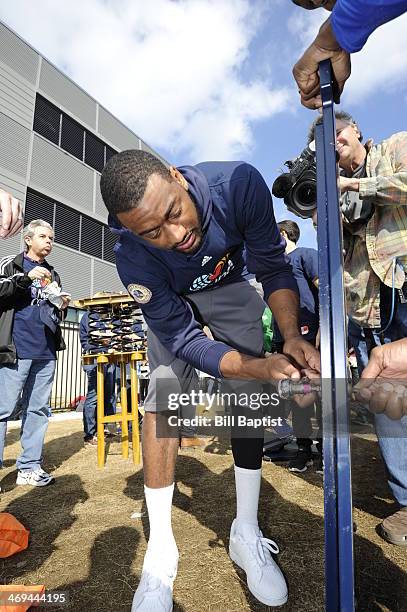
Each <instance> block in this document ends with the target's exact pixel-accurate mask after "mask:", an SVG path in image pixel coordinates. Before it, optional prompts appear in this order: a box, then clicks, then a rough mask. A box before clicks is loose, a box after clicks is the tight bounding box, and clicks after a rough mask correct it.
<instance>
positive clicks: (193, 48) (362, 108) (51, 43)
mask: <svg viewBox="0 0 407 612" xmlns="http://www.w3.org/2000/svg"><path fill="white" fill-rule="evenodd" d="M328 15H329V13H327V12H326V11H325V10H324V9H319V10H315V11H305V10H304V9H301V8H300V7H298V6H295V5H293V4H292V3H291V1H290V0H148V2H146V1H145V0H82V1H81V2H78V1H75V2H66V0H35V1H33V0H2V1H1V3H0V19H1V20H2V21H3V22H5V23H6V24H7V25H9V26H10V27H11V28H12V29H14V30H15V31H16V32H17V33H18V34H19V35H20V36H21V37H22V38H24V39H25V40H26V41H27V42H28V43H30V44H31V45H32V46H33V47H34V48H35V49H36V50H37V51H39V52H40V53H41V54H42V55H44V56H45V57H46V58H47V59H48V60H50V61H51V62H52V63H53V64H55V65H56V66H57V67H58V68H59V69H60V70H62V71H63V72H64V73H65V74H67V75H68V76H69V77H70V78H72V79H73V80H74V81H75V82H76V83H77V84H78V85H80V86H81V87H82V88H83V89H85V91H87V92H88V93H89V94H91V95H92V96H93V97H94V98H96V99H97V100H98V101H99V102H100V103H101V104H102V105H103V106H105V107H106V108H107V109H108V110H109V111H111V112H112V113H113V114H114V115H116V117H118V118H119V119H120V120H121V121H122V122H123V123H124V124H125V125H127V126H128V127H129V128H130V129H132V130H133V131H134V132H135V133H136V134H138V135H139V136H140V137H141V138H142V139H143V140H145V141H146V142H147V143H148V144H149V145H150V146H151V147H153V148H154V149H155V150H156V151H157V152H158V153H160V155H162V156H163V157H164V158H165V159H167V160H168V161H169V162H171V163H173V164H175V165H182V164H193V163H197V162H199V161H208V160H244V161H247V162H250V163H251V164H253V165H254V166H256V167H257V168H258V169H259V170H260V172H261V173H262V174H263V176H264V178H265V179H266V181H267V183H268V185H269V186H270V188H271V185H272V183H273V181H274V179H275V178H276V176H277V175H278V174H279V173H280V172H281V171H282V170H283V164H284V161H285V160H287V159H291V158H293V157H296V156H297V155H298V154H299V153H300V152H301V151H302V149H303V148H304V146H305V144H306V135H307V130H308V127H309V125H310V123H311V122H312V121H313V119H314V118H315V116H316V113H315V112H314V111H310V110H307V109H305V108H303V107H302V106H301V105H300V103H299V99H298V94H297V89H296V87H295V84H294V81H293V78H292V75H291V70H292V66H293V65H294V63H295V61H296V60H297V59H298V58H299V57H300V55H301V54H302V52H303V50H304V49H305V48H306V47H307V46H308V45H309V44H310V43H311V42H312V40H313V38H314V36H315V34H316V32H317V31H318V28H319V26H320V24H321V23H322V22H323V21H324V20H325V19H326V18H327V17H328ZM406 32H407V14H406V15H403V16H402V17H400V18H398V19H397V20H395V21H393V22H390V23H388V24H386V25H384V26H382V27H381V28H380V29H378V30H377V31H376V32H375V33H374V34H373V35H372V36H371V37H370V39H369V40H368V42H367V44H366V45H365V47H364V49H363V50H362V51H361V52H359V53H357V54H354V55H353V56H352V76H351V78H350V79H349V81H348V82H347V85H346V89H345V92H344V94H343V96H342V99H341V105H340V108H341V109H342V110H346V111H348V112H350V113H351V114H352V115H353V116H354V118H355V119H356V120H357V121H358V124H359V126H360V128H361V130H362V133H363V135H364V137H365V138H366V139H367V138H368V137H369V138H373V139H374V140H375V141H376V142H378V141H380V140H382V139H384V138H386V137H387V136H389V135H390V134H393V133H395V132H398V131H401V130H404V129H406V119H407V115H406V109H407V78H406V77H407V37H406ZM274 206H275V212H276V218H277V220H282V219H287V218H291V219H295V217H293V216H292V215H291V214H290V213H287V211H286V209H285V207H284V203H283V202H282V200H276V199H274ZM296 220H297V221H298V219H296ZM299 224H300V227H301V240H300V244H301V245H302V246H315V244H316V241H315V232H314V229H313V227H312V224H311V222H310V221H305V222H303V221H300V222H299Z"/></svg>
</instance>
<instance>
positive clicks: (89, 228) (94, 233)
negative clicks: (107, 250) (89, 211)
mask: <svg viewBox="0 0 407 612" xmlns="http://www.w3.org/2000/svg"><path fill="white" fill-rule="evenodd" d="M81 251H82V252H83V253H87V254H88V255H93V257H98V258H99V259H102V255H103V223H99V221H95V219H91V218H90V217H86V216H85V215H82V232H81Z"/></svg>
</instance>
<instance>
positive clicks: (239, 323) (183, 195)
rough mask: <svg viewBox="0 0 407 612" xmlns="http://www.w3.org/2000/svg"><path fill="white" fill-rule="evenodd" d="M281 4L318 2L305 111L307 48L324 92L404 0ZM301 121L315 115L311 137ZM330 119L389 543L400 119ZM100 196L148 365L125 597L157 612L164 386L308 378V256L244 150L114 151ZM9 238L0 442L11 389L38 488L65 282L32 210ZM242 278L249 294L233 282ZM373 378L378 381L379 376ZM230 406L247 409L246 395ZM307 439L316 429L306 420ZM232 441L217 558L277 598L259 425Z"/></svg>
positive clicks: (11, 211)
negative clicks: (140, 537) (274, 347)
mask: <svg viewBox="0 0 407 612" xmlns="http://www.w3.org/2000/svg"><path fill="white" fill-rule="evenodd" d="M293 1H294V2H295V3H296V4H298V5H300V6H302V7H303V8H306V9H314V8H318V7H320V6H323V7H324V8H326V9H328V10H331V11H332V15H331V17H330V18H329V19H328V20H327V21H326V22H325V23H324V24H323V26H322V27H321V29H320V32H319V34H318V36H317V38H316V40H315V41H314V42H313V43H312V44H311V46H310V47H309V49H307V51H306V52H305V53H304V55H303V57H302V58H301V59H300V60H299V62H298V63H297V64H296V66H295V67H294V76H295V79H296V81H297V84H298V87H299V93H300V95H301V101H302V103H303V104H304V105H305V106H307V107H309V108H319V107H320V105H321V99H320V96H319V80H318V62H320V61H321V60H322V59H326V58H328V59H331V62H332V65H333V70H334V74H335V76H336V79H337V82H338V87H339V91H341V90H342V89H343V87H344V85H345V82H346V79H347V78H348V76H349V74H350V53H352V52H354V51H356V50H358V49H360V48H361V47H362V46H363V44H364V43H365V41H366V40H367V38H368V36H369V34H370V33H371V32H372V31H373V30H374V29H375V28H376V27H378V26H379V25H381V24H382V23H385V22H386V21H389V20H390V19H393V18H395V17H397V16H398V15H400V14H401V13H402V12H404V11H405V10H407V2H402V1H400V0H399V1H394V2H387V3H384V2H379V0H363V1H359V2H354V1H353V2H352V1H351V0H338V1H337V2H335V0H325V1H324V0H293ZM314 127H315V122H314V123H313V126H312V130H311V134H310V140H312V139H313V129H314ZM336 130H337V132H336V148H337V152H338V157H339V168H340V177H339V190H340V192H341V211H342V218H343V233H344V245H345V261H344V280H345V287H346V306H347V315H348V326H349V342H350V344H351V346H352V347H353V348H354V350H355V352H356V356H357V360H358V367H359V371H360V375H361V382H360V383H359V385H358V389H357V393H358V395H359V397H360V398H361V399H363V400H364V401H365V402H366V403H367V404H368V405H369V408H370V409H371V410H372V411H373V412H374V413H375V425H376V432H377V436H378V440H379V444H380V449H381V452H382V455H383V459H384V462H385V464H386V467H387V471H388V474H389V480H388V482H389V486H390V489H391V492H392V494H393V496H394V497H395V499H396V500H397V502H398V503H399V506H400V509H399V510H398V511H397V512H395V513H394V514H393V515H392V516H390V517H388V518H386V519H385V520H384V521H383V522H382V524H381V533H382V535H383V537H384V538H385V539H387V540H388V541H390V542H392V543H393V544H395V545H400V546H405V545H406V543H407V465H406V462H407V452H406V445H407V436H406V434H407V416H405V415H406V405H407V399H406V393H405V385H404V386H403V384H402V383H401V382H400V381H402V380H403V379H404V380H407V372H406V370H407V367H406V363H407V362H406V360H405V356H406V354H407V333H406V331H407V330H406V326H407V319H406V316H407V315H406V308H407V306H406V304H407V289H406V288H407V283H406V278H405V270H406V269H407V222H406V216H405V206H406V204H407V133H405V132H400V133H398V134H393V135H391V136H389V138H387V139H386V140H384V141H383V142H381V143H378V144H374V143H373V142H372V141H370V140H368V141H367V142H365V143H363V140H362V134H361V131H360V128H359V125H358V123H357V122H356V121H355V120H354V119H353V118H352V117H351V116H350V115H349V114H347V113H344V112H340V113H337V114H336ZM101 193H102V197H103V200H104V203H105V205H106V208H107V209H108V211H109V224H110V227H111V229H112V231H113V232H115V233H117V234H118V237H119V241H118V244H117V247H116V266H117V271H118V274H119V276H120V278H121V280H122V282H123V284H124V286H125V287H126V288H127V290H128V293H129V294H130V295H131V296H132V297H133V298H134V300H135V301H136V302H137V303H138V304H139V305H140V307H141V309H142V312H143V315H144V318H145V321H146V323H147V326H148V358H149V366H150V371H151V379H150V384H149V388H148V392H147V396H146V398H145V402H144V409H145V416H144V420H143V428H142V449H143V470H144V479H145V487H144V492H145V498H146V505H147V510H148V518H149V524H150V533H149V540H148V546H147V552H146V555H145V558H144V563H143V568H142V574H141V579H140V583H139V586H138V588H137V591H136V593H135V596H134V600H133V606H132V611H133V612H151V611H152V610H157V611H158V610H160V611H162V612H166V611H168V612H169V611H170V610H172V606H173V597H172V589H173V583H174V580H175V578H176V574H177V567H178V558H179V554H178V547H177V543H176V541H175V538H174V534H173V530H172V524H171V507H172V497H173V491H174V479H175V464H176V457H177V453H178V448H179V436H178V435H177V436H175V435H173V434H172V433H171V432H170V430H169V426H168V415H169V410H168V397H169V394H170V393H173V392H174V391H175V392H176V393H178V394H180V393H183V394H190V395H191V393H192V392H193V391H194V389H196V388H197V386H198V381H197V370H198V371H203V372H206V373H208V374H210V375H211V376H212V377H214V378H216V379H220V380H221V381H222V384H224V385H225V387H226V388H227V389H228V390H229V391H234V392H236V391H238V390H239V389H240V388H241V385H242V384H243V383H245V382H249V383H250V385H251V386H250V388H251V390H252V392H259V391H261V389H262V385H263V382H264V381H269V380H275V381H277V380H281V379H292V380H294V381H295V380H299V379H300V378H301V377H303V376H304V374H305V375H309V376H318V373H319V372H320V356H319V352H318V296H317V293H316V289H317V287H318V265H317V254H316V252H312V250H311V249H302V248H298V247H297V241H298V237H299V236H298V231H297V229H298V227H297V229H296V224H295V223H292V222H291V223H290V222H287V221H285V222H281V223H280V224H279V225H278V224H277V223H276V220H275V217H274V212H273V204H272V199H271V195H270V191H269V189H268V187H267V185H266V182H265V180H264V179H263V177H262V176H261V174H260V173H259V172H258V170H256V168H254V167H253V166H251V165H250V164H247V163H244V162H205V163H200V164H197V165H196V166H182V167H179V168H175V167H170V168H167V167H166V166H165V165H164V164H163V163H162V162H161V161H160V160H158V159H157V158H156V157H155V156H153V155H152V154H150V153H148V152H145V151H141V150H132V151H123V152H121V153H118V154H117V155H115V156H113V157H112V158H111V159H110V160H109V162H108V163H107V164H106V166H105V168H104V170H103V172H102V176H101ZM0 205H1V210H2V229H1V230H0V235H1V237H3V238H4V237H6V236H7V235H12V234H15V233H16V232H18V231H19V230H20V229H21V226H22V214H21V206H20V204H19V203H18V202H17V201H16V200H15V198H13V197H12V196H11V195H10V194H7V193H6V192H4V191H2V192H0ZM314 221H315V223H317V222H318V220H317V218H315V219H314ZM23 235H24V242H25V245H26V249H25V252H24V253H22V254H19V255H17V256H15V255H10V256H9V257H7V258H5V259H3V260H2V261H1V262H0V384H1V386H2V389H3V388H4V389H6V392H5V393H3V394H2V396H1V397H0V426H1V429H0V444H1V440H3V441H4V435H5V429H6V426H7V419H8V417H9V416H10V414H11V412H12V410H13V409H14V406H15V404H16V402H17V400H18V399H19V398H20V397H21V398H22V403H23V419H22V435H21V443H22V448H23V451H22V454H21V456H20V457H19V459H18V460H17V468H18V476H17V484H30V485H34V486H44V485H47V484H49V483H50V482H51V481H52V476H50V475H49V474H46V473H45V472H44V471H43V469H42V467H41V451H42V445H43V441H44V436H45V432H46V428H47V422H48V405H47V398H48V397H49V392H50V385H51V384H52V379H53V374H54V369H55V359H56V351H57V350H60V349H62V348H63V341H62V338H61V333H60V326H59V323H60V321H61V319H62V317H63V313H64V310H65V309H66V308H67V306H68V303H69V296H67V295H64V294H63V293H61V281H60V279H59V276H58V274H57V273H56V272H55V270H54V269H53V268H52V266H51V265H50V264H48V262H47V261H46V257H47V256H48V255H49V253H50V252H51V249H52V243H53V230H52V228H51V227H50V226H49V225H48V224H46V223H45V222H43V221H41V220H37V221H33V222H31V223H30V224H29V225H28V226H27V227H26V228H25V230H24V233H23ZM253 275H254V276H255V278H256V281H257V283H259V284H260V285H261V287H262V295H259V292H258V291H257V290H256V288H255V287H254V286H253V283H252V282H250V280H251V278H250V277H251V276H253ZM54 283H55V285H54V287H56V290H55V294H56V297H59V298H60V299H59V300H56V299H54V301H52V300H51V299H50V294H49V292H48V291H47V287H48V286H49V285H51V284H54ZM51 297H52V296H51ZM266 304H267V306H268V307H269V308H270V310H271V311H272V313H273V321H274V325H275V328H274V331H275V335H276V339H277V342H278V345H279V346H278V352H275V353H267V354H266V355H265V354H264V338H263V328H262V315H263V312H264V308H265V305H266ZM85 325H86V320H85V321H84V322H83V326H85ZM205 326H207V327H208V328H209V329H210V331H211V335H212V337H211V338H210V337H208V335H207V334H205V333H204V331H203V328H204V327H205ZM87 374H88V379H89V394H88V400H87V402H88V405H87V406H86V410H85V414H86V415H91V416H92V415H93V420H92V418H89V419H87V420H86V428H87V429H86V430H85V439H86V441H87V442H88V443H90V444H92V442H91V441H92V440H94V436H95V433H96V432H95V422H94V402H95V390H94V372H92V371H89V372H87ZM381 378H386V379H388V380H387V381H386V382H385V383H384V384H383V382H382V381H381V380H380V379H381ZM392 381H393V382H394V381H396V382H397V384H392ZM389 385H390V386H389ZM248 397H249V396H248ZM92 402H93V403H92ZM92 406H93V407H92ZM113 409H114V408H113V407H112V410H113ZM232 409H233V410H234V411H235V412H236V413H237V414H240V413H243V414H244V413H247V412H248V411H250V410H251V406H250V401H249V400H248V402H247V403H246V404H244V403H243V404H242V405H241V404H239V405H234V406H232ZM312 416H313V413H312V409H311V410H310V409H309V407H305V406H299V407H298V409H296V410H295V412H294V414H293V420H296V419H300V420H301V421H302V427H303V429H307V428H308V434H307V435H304V436H302V437H300V439H299V452H298V455H297V457H296V464H295V465H293V466H292V467H294V468H297V471H302V469H303V468H304V467H306V464H307V462H308V461H309V459H310V445H311V442H312V438H313V432H312V428H311V418H312ZM157 429H159V431H160V435H159V436H158V435H157ZM317 437H318V439H319V440H320V441H321V433H320V432H319V433H317ZM231 445H232V453H233V460H234V473H235V486H236V517H235V519H234V521H233V523H232V525H231V530H230V542H229V555H230V557H231V559H232V560H233V561H234V562H235V564H236V565H237V566H238V567H240V568H241V569H243V570H244V572H245V574H246V579H247V585H248V588H249V590H250V591H251V593H252V594H253V595H254V597H256V598H257V599H258V600H259V601H260V602H262V603H263V604H265V605H269V606H279V605H282V604H284V603H285V602H286V601H287V599H288V587H287V583H286V578H285V576H284V575H283V573H282V571H281V570H280V568H279V566H278V564H277V562H276V561H275V559H274V557H273V556H272V554H271V553H277V552H278V546H277V544H276V543H275V542H274V541H273V540H270V539H269V538H267V537H264V535H263V533H262V531H261V529H260V526H259V522H258V500H259V493H260V484H261V473H262V456H263V431H262V430H260V429H258V430H257V431H256V432H255V435H253V431H248V430H247V428H245V429H242V428H238V427H232V432H231ZM319 452H320V453H321V447H320V448H319ZM320 459H321V461H322V455H321V454H320Z"/></svg>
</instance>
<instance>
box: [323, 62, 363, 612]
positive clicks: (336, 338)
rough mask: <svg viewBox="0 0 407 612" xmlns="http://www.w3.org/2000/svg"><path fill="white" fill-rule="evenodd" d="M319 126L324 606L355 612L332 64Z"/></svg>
mask: <svg viewBox="0 0 407 612" xmlns="http://www.w3.org/2000/svg"><path fill="white" fill-rule="evenodd" d="M320 82H321V96H322V102H323V121H322V123H321V124H319V125H317V126H316V130H315V137H316V161H317V206H318V210H317V212H318V252H319V307H320V329H321V378H322V384H321V393H322V415H323V430H324V432H323V434H324V449H323V450H324V465H325V468H324V511H325V601H326V610H328V612H336V611H340V612H353V611H354V609H355V608H354V566H353V529H352V526H353V521H352V486H351V485H352V483H351V456H350V432H349V403H348V386H347V361H346V348H347V332H346V315H345V303H344V286H343V255H342V253H343V246H342V221H341V215H340V209H339V196H338V187H337V168H336V151H335V141H336V132H335V115H334V91H333V83H332V77H331V63H330V61H329V60H325V61H323V62H321V63H320Z"/></svg>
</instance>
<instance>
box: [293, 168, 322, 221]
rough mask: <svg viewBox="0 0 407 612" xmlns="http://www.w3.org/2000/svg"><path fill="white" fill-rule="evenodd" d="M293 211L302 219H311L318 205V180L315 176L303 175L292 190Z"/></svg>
mask: <svg viewBox="0 0 407 612" xmlns="http://www.w3.org/2000/svg"><path fill="white" fill-rule="evenodd" d="M290 199H291V202H290V204H291V207H292V208H293V210H292V212H294V213H295V214H296V215H298V216H299V217H301V218H302V219H309V218H310V217H312V214H313V212H314V210H315V208H316V206H317V182H316V179H315V178H314V177H313V176H308V177H305V176H304V177H302V180H301V181H299V182H298V183H296V184H295V185H294V187H293V189H292V192H291V198H290Z"/></svg>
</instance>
